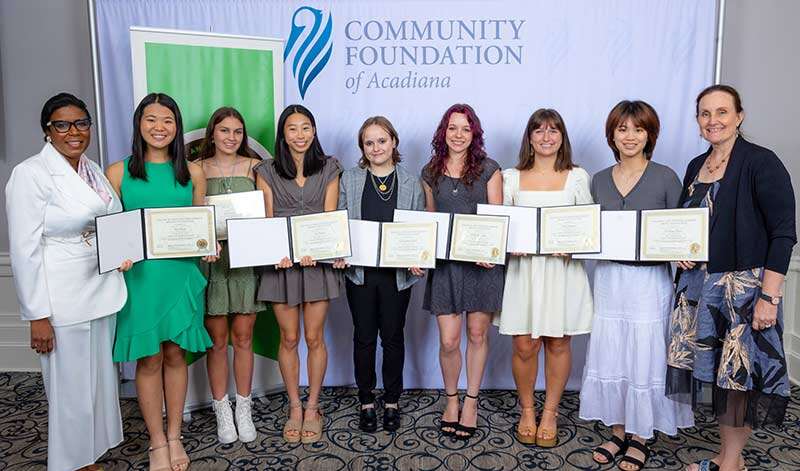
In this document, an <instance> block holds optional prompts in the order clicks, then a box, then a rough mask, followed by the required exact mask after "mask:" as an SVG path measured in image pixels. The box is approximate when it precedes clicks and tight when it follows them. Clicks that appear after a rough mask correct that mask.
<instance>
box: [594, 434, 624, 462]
mask: <svg viewBox="0 0 800 471" xmlns="http://www.w3.org/2000/svg"><path fill="white" fill-rule="evenodd" d="M608 441H609V442H611V443H613V444H614V445H616V446H617V452H616V453H613V454H612V453H611V452H610V451H608V450H607V449H605V448H603V446H602V445H600V446H599V447H597V448H595V449H594V450H592V460H594V462H595V463H598V464H608V463H613V462H614V460H616V459H617V456H619V455H624V454H625V452H626V451H628V436H627V435H626V436H625V439H624V440H623V439H621V438H619V437H618V436H616V435H611V439H610V440H608ZM595 453H597V454H599V455H601V456H602V457H603V458H605V459H606V461H598V460H597V458H595V456H594V454H595Z"/></svg>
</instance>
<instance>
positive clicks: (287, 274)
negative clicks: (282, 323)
mask: <svg viewBox="0 0 800 471" xmlns="http://www.w3.org/2000/svg"><path fill="white" fill-rule="evenodd" d="M253 170H254V171H255V172H256V173H257V174H258V175H260V176H261V178H263V179H264V181H266V182H267V184H268V185H269V187H270V188H271V189H272V207H273V215H274V216H275V217H288V216H299V215H303V214H311V213H321V212H322V211H324V204H325V189H326V188H327V187H328V184H329V183H330V182H331V181H333V180H334V179H335V178H336V177H338V176H339V174H341V173H342V166H341V164H339V161H338V160H336V159H335V158H333V157H328V159H327V160H325V165H324V167H323V168H322V170H320V171H319V172H317V173H315V174H314V175H311V176H309V177H307V178H306V181H305V183H304V185H303V186H302V187H301V186H298V185H297V182H295V181H294V180H293V179H292V180H287V179H285V178H282V177H281V176H280V175H278V173H277V171H276V170H275V165H274V159H269V160H265V161H263V162H261V163H260V164H258V165H256V166H255V167H254V168H253ZM343 291H344V276H343V275H342V270H336V269H334V268H333V266H331V265H330V264H326V263H320V264H317V265H316V266H313V267H301V266H300V265H299V264H297V263H295V264H294V265H292V267H291V268H279V269H276V268H275V267H273V266H267V267H263V268H262V272H261V280H260V282H259V286H258V294H257V299H258V300H259V301H270V302H273V303H282V304H288V305H290V306H297V305H299V304H301V303H305V302H313V301H324V300H327V299H333V298H337V297H339V295H340V294H341V293H342V292H343Z"/></svg>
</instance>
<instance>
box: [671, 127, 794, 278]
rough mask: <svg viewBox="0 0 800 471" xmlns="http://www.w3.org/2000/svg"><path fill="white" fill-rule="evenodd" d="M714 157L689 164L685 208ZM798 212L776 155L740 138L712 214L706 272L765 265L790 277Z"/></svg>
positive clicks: (684, 199) (685, 188)
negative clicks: (695, 183)
mask: <svg viewBox="0 0 800 471" xmlns="http://www.w3.org/2000/svg"><path fill="white" fill-rule="evenodd" d="M710 153H711V149H710V148H709V150H708V151H706V152H705V153H703V154H701V155H699V156H697V157H695V158H694V159H692V161H691V162H689V166H688V167H687V168H686V176H685V177H684V178H683V192H682V193H681V206H682V205H683V203H684V202H685V201H686V200H687V198H688V194H687V190H688V188H689V185H690V184H691V183H692V182H693V181H694V180H695V178H696V177H697V174H698V173H699V172H700V168H701V167H702V166H703V162H704V161H705V159H706V157H707V156H708V155H709V154H710ZM794 208H795V203H794V190H793V189H792V181H791V179H790V178H789V172H787V171H786V167H784V166H783V163H781V161H780V160H779V159H778V156H777V155H775V153H774V152H772V151H771V150H769V149H766V148H764V147H761V146H758V145H756V144H753V143H751V142H748V141H746V140H745V139H744V138H742V137H738V138H736V142H735V143H734V145H733V150H732V151H731V155H730V158H729V159H728V166H727V168H726V169H725V175H723V177H722V180H720V185H719V191H718V193H717V196H716V199H715V201H714V208H713V211H712V215H711V221H710V227H709V231H710V233H709V262H708V271H709V272H710V273H720V272H726V271H739V270H746V269H748V268H754V267H764V268H766V269H768V270H772V271H775V272H778V273H783V274H786V271H787V270H788V269H789V259H790V258H791V256H792V247H793V246H794V244H795V243H797V235H796V232H795V209H794Z"/></svg>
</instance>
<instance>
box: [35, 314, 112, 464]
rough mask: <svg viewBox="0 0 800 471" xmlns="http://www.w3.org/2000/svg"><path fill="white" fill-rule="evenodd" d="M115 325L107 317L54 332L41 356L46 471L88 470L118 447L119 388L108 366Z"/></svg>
mask: <svg viewBox="0 0 800 471" xmlns="http://www.w3.org/2000/svg"><path fill="white" fill-rule="evenodd" d="M115 325H116V317H115V316H114V315H111V316H106V317H101V318H100V319H95V320H92V321H88V322H82V323H80V324H74V325H68V326H63V327H54V328H53V330H54V331H55V348H54V349H53V351H52V352H50V353H49V354H46V355H42V356H41V361H42V379H43V381H44V388H45V392H46V393H47V402H48V407H49V410H48V415H47V417H48V422H49V423H48V430H47V432H48V439H47V470H48V471H72V470H74V469H77V468H81V467H83V466H87V465H90V464H92V463H94V462H95V461H96V460H97V459H98V458H100V456H102V455H103V454H104V453H105V452H106V451H108V450H109V449H111V448H113V447H115V446H117V445H119V444H120V443H121V442H122V418H121V416H120V410H119V394H118V390H119V382H118V380H117V371H116V368H115V367H114V363H113V362H112V361H111V349H112V343H113V341H114V328H115Z"/></svg>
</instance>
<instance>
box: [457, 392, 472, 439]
mask: <svg viewBox="0 0 800 471" xmlns="http://www.w3.org/2000/svg"><path fill="white" fill-rule="evenodd" d="M466 398H470V399H472V400H474V401H475V409H476V412H477V408H478V396H477V395H475V396H473V395H472V394H470V393H466V394H464V399H465V400H466ZM475 423H476V425H475V426H474V427H468V426H466V425H462V424H461V422H460V421H459V422H458V424H456V433H455V435H454V436H455V437H456V438H457V439H459V440H463V441H467V440H469V439H470V438H472V436H473V435H475V431H476V430H478V426H477V423H478V417H477V416H476V417H475ZM459 432H460V433H459Z"/></svg>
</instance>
